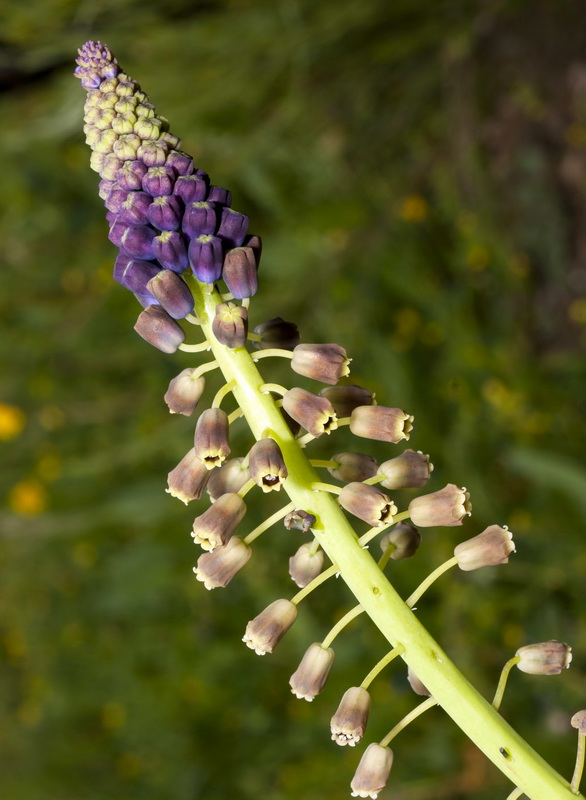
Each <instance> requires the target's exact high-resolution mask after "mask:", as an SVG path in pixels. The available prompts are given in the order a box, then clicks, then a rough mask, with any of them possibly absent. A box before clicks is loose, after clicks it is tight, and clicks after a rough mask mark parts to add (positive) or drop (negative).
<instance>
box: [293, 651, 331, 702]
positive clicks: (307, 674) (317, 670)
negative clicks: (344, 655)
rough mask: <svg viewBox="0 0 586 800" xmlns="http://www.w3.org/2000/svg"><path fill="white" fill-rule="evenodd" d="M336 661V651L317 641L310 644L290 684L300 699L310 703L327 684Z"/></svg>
mask: <svg viewBox="0 0 586 800" xmlns="http://www.w3.org/2000/svg"><path fill="white" fill-rule="evenodd" d="M333 663H334V651H333V650H332V648H331V647H324V646H323V645H321V644H319V642H315V643H314V644H311V645H309V647H308V649H307V650H306V651H305V655H304V656H303V658H302V659H301V663H300V664H299V666H298V667H297V669H296V670H295V672H294V673H293V675H291V678H290V679H289V686H290V687H291V691H292V692H293V694H294V695H295V697H297V698H298V699H299V700H301V699H303V700H307V701H308V702H309V703H311V701H312V700H313V698H314V697H316V696H317V695H318V694H319V693H320V692H321V691H322V689H323V688H324V686H325V685H326V681H327V679H328V675H329V674H330V670H331V668H332V665H333Z"/></svg>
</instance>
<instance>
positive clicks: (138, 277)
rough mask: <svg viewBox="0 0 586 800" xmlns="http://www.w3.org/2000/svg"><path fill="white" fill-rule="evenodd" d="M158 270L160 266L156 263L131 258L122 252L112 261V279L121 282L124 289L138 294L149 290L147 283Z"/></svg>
mask: <svg viewBox="0 0 586 800" xmlns="http://www.w3.org/2000/svg"><path fill="white" fill-rule="evenodd" d="M160 271H161V268H160V266H159V265H158V264H153V263H152V262H150V261H140V260H139V259H132V258H129V257H128V256H125V255H123V254H122V253H120V255H118V257H117V258H116V261H115V262H114V280H115V281H118V283H121V284H122V286H124V288H125V289H129V290H130V291H131V292H137V293H138V294H145V293H146V292H148V291H149V290H148V289H147V283H148V282H149V281H150V280H151V278H154V277H155V275H157V274H158V273H159V272H160ZM149 294H150V292H149Z"/></svg>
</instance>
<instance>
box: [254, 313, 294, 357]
mask: <svg viewBox="0 0 586 800" xmlns="http://www.w3.org/2000/svg"><path fill="white" fill-rule="evenodd" d="M254 332H255V333H256V334H257V335H258V336H260V342H255V343H254V346H255V347H256V348H257V349H258V350H269V349H272V348H273V347H277V348H280V349H281V350H294V349H295V347H297V345H298V344H299V338H300V337H299V330H298V328H297V325H296V324H295V323H294V322H285V320H284V319H282V318H281V317H273V319H269V320H267V321H266V322H261V324H260V325H257V326H256V328H255V329H254Z"/></svg>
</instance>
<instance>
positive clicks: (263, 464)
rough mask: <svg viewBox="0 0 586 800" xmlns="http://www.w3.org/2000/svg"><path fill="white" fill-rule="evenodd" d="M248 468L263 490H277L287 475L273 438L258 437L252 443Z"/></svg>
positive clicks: (281, 455) (279, 449) (281, 456)
mask: <svg viewBox="0 0 586 800" xmlns="http://www.w3.org/2000/svg"><path fill="white" fill-rule="evenodd" d="M248 469H249V471H250V475H251V477H252V479H253V480H254V482H255V483H256V485H257V486H260V488H261V489H262V490H263V492H270V491H272V490H273V489H276V490H277V491H278V490H279V489H280V488H281V486H282V485H283V481H284V480H285V479H286V478H287V475H288V472H287V467H286V466H285V462H284V460H283V454H282V453H281V448H280V447H279V445H278V444H277V443H276V442H275V440H274V439H259V440H258V441H257V442H256V443H255V444H253V446H252V448H251V450H250V452H249V454H248Z"/></svg>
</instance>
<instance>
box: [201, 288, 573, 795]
mask: <svg viewBox="0 0 586 800" xmlns="http://www.w3.org/2000/svg"><path fill="white" fill-rule="evenodd" d="M189 281H190V285H191V288H192V290H193V294H194V297H195V303H196V313H197V317H198V319H199V320H200V321H201V325H202V329H203V331H204V333H205V336H206V338H207V339H208V341H209V342H210V344H211V346H212V351H213V353H214V356H215V358H216V360H217V362H218V364H219V366H220V367H221V369H222V372H223V373H224V377H225V379H226V381H231V380H235V381H236V385H235V387H234V390H233V393H234V395H235V397H236V401H237V402H238V405H239V406H240V408H241V409H242V411H243V412H244V416H245V417H246V420H247V422H248V425H249V426H250V429H251V431H252V433H253V435H254V436H255V437H256V438H261V437H262V435H263V432H264V431H265V430H267V429H270V430H272V431H273V433H274V438H275V440H276V441H277V444H278V445H279V447H280V448H281V452H282V454H283V458H284V460H285V463H286V465H287V470H288V472H289V477H288V478H287V479H286V481H285V483H284V488H285V491H286V492H287V494H288V495H289V497H290V498H291V500H292V502H293V503H294V505H295V508H303V509H305V510H306V511H308V512H310V513H311V514H313V515H314V516H315V517H316V520H317V521H316V524H315V525H314V526H313V527H312V530H313V532H314V534H315V536H316V537H317V538H318V540H319V542H320V544H321V546H322V547H323V549H324V551H325V552H326V553H327V555H328V557H329V558H330V559H331V561H332V563H333V564H335V565H336V569H337V571H339V572H340V573H341V575H342V578H343V580H344V581H345V582H346V584H347V585H348V588H349V589H350V591H351V592H352V594H353V595H354V597H355V598H356V600H357V601H358V602H359V603H360V604H361V606H362V607H363V608H364V610H365V611H366V613H367V614H368V615H369V616H370V617H371V619H372V620H373V622H374V624H375V625H376V626H377V627H378V628H379V630H380V631H381V633H382V634H383V636H385V637H386V639H387V640H388V641H389V642H390V644H391V645H392V646H394V647H396V646H397V645H399V644H403V645H404V646H405V653H404V654H403V659H404V661H406V662H407V664H409V666H410V667H411V668H412V670H413V671H414V672H415V674H416V675H417V677H418V678H419V679H420V680H421V681H422V682H423V683H424V684H425V686H426V687H427V688H428V689H429V691H430V692H431V693H432V695H433V697H434V698H435V700H437V702H438V704H439V705H440V706H441V707H442V708H443V709H444V711H445V712H446V713H447V714H448V715H449V716H451V717H452V719H453V720H454V722H455V723H456V724H457V725H458V726H459V727H460V728H461V729H462V731H463V732H464V733H465V734H466V736H468V738H469V739H470V740H471V741H472V742H474V743H475V744H476V745H477V747H479V748H480V749H481V750H482V751H483V752H484V753H485V755H486V756H487V757H488V758H489V759H490V760H491V761H493V763H494V764H496V766H497V767H498V768H499V769H500V770H501V771H502V772H503V773H504V774H505V775H507V777H508V778H509V779H510V780H511V781H512V783H514V784H515V785H516V786H519V787H521V788H522V790H523V792H524V793H525V794H526V795H527V796H528V797H529V798H531V800H575V798H576V795H575V794H573V793H572V792H571V791H570V785H569V782H568V781H567V780H566V779H565V778H564V777H562V776H561V775H559V774H558V773H557V772H556V771H555V770H554V769H553V767H551V766H550V765H549V764H548V763H547V762H546V761H545V760H544V759H543V758H542V757H541V756H540V755H539V754H538V753H536V752H535V750H533V749H532V748H531V747H530V746H529V745H528V744H527V742H525V740H524V739H523V738H522V737H521V736H519V734H518V733H517V732H516V731H515V730H514V729H513V728H511V726H510V725H509V724H508V723H507V722H506V721H505V720H504V719H503V718H502V717H501V716H500V714H499V713H498V712H497V711H496V710H495V709H494V708H493V707H492V706H491V705H490V703H489V702H487V700H485V699H484V698H483V697H482V695H480V693H479V692H478V691H477V690H476V689H475V688H474V687H473V686H472V685H471V684H470V683H469V682H468V681H467V680H466V678H465V677H464V676H463V675H462V674H461V673H460V672H459V670H458V669H457V668H456V667H455V665H454V664H453V663H452V661H450V659H449V658H448V656H447V655H446V654H445V653H444V651H443V650H442V649H441V647H440V646H439V645H438V644H437V643H436V642H435V640H434V639H433V637H432V636H431V635H430V634H429V633H428V631H427V630H426V628H425V627H424V626H423V625H422V624H421V622H419V620H418V619H417V617H416V616H415V614H414V613H413V612H412V611H411V609H410V608H409V607H408V606H407V604H406V603H405V602H404V601H403V600H402V599H401V597H400V596H399V595H398V593H397V592H396V591H395V589H394V588H393V586H392V585H391V584H390V582H389V581H388V580H387V578H386V577H385V576H384V575H383V574H382V573H381V571H380V570H379V568H378V567H377V565H376V563H375V561H374V560H373V558H372V556H371V555H370V554H369V552H368V551H367V550H364V549H363V548H362V546H361V545H360V544H359V542H358V540H357V537H356V533H355V531H354V529H353V528H352V526H351V525H350V523H349V521H348V520H347V519H346V516H345V515H344V513H343V511H342V509H341V508H340V506H339V504H338V503H337V502H336V500H335V499H334V498H333V497H332V496H331V495H330V494H328V493H327V492H314V491H312V489H311V486H312V484H315V483H316V482H317V481H318V480H319V478H318V475H317V473H316V471H315V469H314V468H313V467H312V466H311V465H310V463H309V462H308V460H307V458H306V456H305V454H304V453H303V450H302V449H301V448H300V446H299V444H298V443H297V442H296V441H295V439H294V438H293V436H292V435H291V432H290V431H289V428H288V427H287V423H286V422H285V420H284V418H283V415H282V414H281V412H280V411H279V409H278V408H277V406H276V405H275V403H274V400H273V398H272V397H271V396H270V395H267V394H262V392H261V391H260V387H261V386H263V385H264V383H265V380H264V378H263V377H262V376H261V375H260V373H259V372H258V369H257V367H256V365H255V363H254V361H253V360H252V357H251V355H250V353H248V352H247V351H246V350H245V349H244V348H237V349H236V350H230V349H228V348H227V347H224V346H223V345H221V344H220V343H219V342H218V341H217V339H216V338H215V336H214V335H213V333H212V325H211V321H212V319H213V317H214V312H215V307H216V305H217V304H218V303H219V302H220V297H219V295H218V293H217V292H215V291H209V292H208V291H204V288H203V287H202V284H200V283H198V282H197V281H196V280H195V279H192V278H189ZM206 289H207V287H206ZM396 521H398V518H397V517H395V520H394V522H396ZM503 752H504V753H505V755H503Z"/></svg>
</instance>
